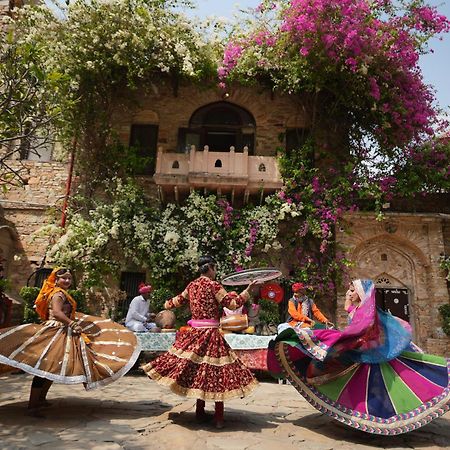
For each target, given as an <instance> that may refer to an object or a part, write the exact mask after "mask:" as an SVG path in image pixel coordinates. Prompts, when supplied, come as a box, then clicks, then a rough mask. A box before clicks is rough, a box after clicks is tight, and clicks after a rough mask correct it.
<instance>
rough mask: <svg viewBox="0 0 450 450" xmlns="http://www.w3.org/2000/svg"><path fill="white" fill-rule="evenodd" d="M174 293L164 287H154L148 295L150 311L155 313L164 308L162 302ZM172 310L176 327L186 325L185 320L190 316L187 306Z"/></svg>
mask: <svg viewBox="0 0 450 450" xmlns="http://www.w3.org/2000/svg"><path fill="white" fill-rule="evenodd" d="M175 295H176V294H174V292H173V291H171V290H170V289H168V288H166V287H161V288H158V289H155V290H154V291H153V292H152V294H151V297H150V311H152V312H154V313H156V314H157V313H158V312H159V311H162V310H164V303H165V302H166V301H167V300H170V299H171V298H172V297H174V296H175ZM173 312H174V313H175V316H176V318H177V320H176V322H175V327H176V328H179V327H181V326H183V325H186V323H187V321H188V320H189V319H190V318H191V312H190V310H189V307H188V306H183V307H181V308H176V309H174V310H173Z"/></svg>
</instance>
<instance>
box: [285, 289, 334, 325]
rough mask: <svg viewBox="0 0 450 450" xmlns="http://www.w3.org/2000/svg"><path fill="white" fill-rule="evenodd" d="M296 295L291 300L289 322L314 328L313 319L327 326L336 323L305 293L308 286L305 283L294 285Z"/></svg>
mask: <svg viewBox="0 0 450 450" xmlns="http://www.w3.org/2000/svg"><path fill="white" fill-rule="evenodd" d="M292 291H293V292H294V295H293V296H292V298H291V299H290V300H289V307H288V313H289V318H288V320H287V322H288V323H289V325H291V327H294V328H312V327H314V325H315V324H316V322H315V321H314V320H313V317H314V319H316V320H317V321H318V322H321V323H323V324H325V325H326V326H327V327H330V328H331V327H334V325H333V324H332V323H331V322H330V321H329V320H328V319H327V318H326V317H325V316H324V315H323V314H322V313H321V312H320V310H319V308H318V307H317V306H316V304H315V303H314V300H313V299H312V298H310V297H308V296H307V295H306V294H305V291H306V286H305V285H304V284H303V283H294V284H293V285H292Z"/></svg>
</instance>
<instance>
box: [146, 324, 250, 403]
mask: <svg viewBox="0 0 450 450" xmlns="http://www.w3.org/2000/svg"><path fill="white" fill-rule="evenodd" d="M143 369H144V371H145V372H146V373H147V375H148V376H149V377H150V378H152V379H154V380H155V381H157V382H158V383H160V384H163V385H165V386H168V387H170V389H171V390H172V391H173V392H175V393H176V394H178V395H182V396H185V397H191V398H198V399H202V400H214V401H224V400H227V399H229V398H233V397H245V396H247V395H249V394H250V393H251V392H252V391H253V389H255V387H256V386H257V385H258V382H257V380H256V379H255V377H254V376H253V374H252V372H251V371H250V370H249V369H248V368H247V367H246V366H245V365H244V363H243V362H242V361H241V360H240V359H239V358H238V356H237V355H236V353H234V352H233V351H232V350H231V348H230V346H229V345H228V344H227V342H226V341H225V339H224V338H223V336H222V334H221V333H220V331H219V330H218V329H217V328H191V329H189V330H187V331H183V332H179V333H178V334H177V337H176V340H175V343H174V345H173V346H172V347H171V348H170V349H169V351H168V352H166V353H164V354H163V355H161V356H160V357H158V358H156V359H155V360H154V361H151V362H150V363H148V364H146V365H145V366H144V367H143Z"/></svg>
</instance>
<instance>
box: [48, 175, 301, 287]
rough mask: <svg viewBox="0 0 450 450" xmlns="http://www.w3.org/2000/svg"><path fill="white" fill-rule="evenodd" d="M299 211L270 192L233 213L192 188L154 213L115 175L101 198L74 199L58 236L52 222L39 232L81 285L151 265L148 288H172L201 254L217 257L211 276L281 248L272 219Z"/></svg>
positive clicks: (275, 221)
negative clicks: (262, 199)
mask: <svg viewBox="0 0 450 450" xmlns="http://www.w3.org/2000/svg"><path fill="white" fill-rule="evenodd" d="M301 209H302V208H301V205H288V206H286V202H284V201H282V200H281V199H280V198H279V197H277V196H272V197H269V198H268V199H267V201H266V203H265V204H264V205H261V206H254V207H252V206H249V207H247V208H245V209H243V210H240V211H235V210H233V209H232V208H231V206H230V205H229V204H228V203H227V202H226V201H225V200H218V199H217V198H216V197H215V196H213V195H210V196H208V197H202V196H200V195H199V194H198V193H196V192H192V193H191V195H190V196H189V198H188V199H187V202H186V204H185V205H183V206H177V205H174V204H169V205H167V206H166V207H165V208H164V209H163V210H161V211H159V210H157V209H155V208H152V207H150V206H149V205H148V203H147V201H146V200H145V196H144V195H143V193H142V192H141V190H140V189H139V188H138V187H136V185H135V184H134V183H132V182H124V181H122V180H120V179H115V180H112V182H111V181H110V182H108V184H107V187H106V188H105V198H104V199H103V200H96V201H95V203H92V202H91V203H87V204H85V205H84V207H83V204H82V203H78V204H77V212H76V213H71V214H70V217H69V224H68V226H67V228H66V229H65V231H64V234H63V235H62V236H61V234H60V233H61V230H60V229H58V227H54V226H50V227H45V228H44V229H42V230H41V231H40V233H41V234H42V233H44V234H45V233H47V234H48V235H49V236H50V237H51V240H52V242H54V243H53V245H51V247H50V248H49V251H48V255H47V256H48V258H49V260H51V261H53V262H55V263H57V264H62V265H66V266H69V267H72V268H73V269H75V270H77V271H78V272H80V273H81V274H82V276H81V277H80V284H81V285H82V286H83V287H84V288H88V287H90V286H102V285H104V283H105V276H106V275H108V274H112V275H116V276H117V275H118V274H119V271H120V269H123V268H125V267H126V266H127V265H129V264H134V265H137V266H138V267H142V268H144V269H145V268H148V269H150V270H151V274H150V275H151V278H152V283H153V284H154V285H155V287H156V288H163V287H164V288H167V289H171V290H172V292H177V290H178V289H181V288H184V284H185V283H186V282H187V281H188V280H190V279H191V278H192V277H193V276H194V275H195V274H196V271H197V260H198V258H199V256H200V255H202V254H212V255H214V256H215V257H216V258H217V260H218V262H219V277H220V276H222V275H224V274H225V273H228V272H232V271H235V270H239V269H241V268H248V267H251V266H252V265H254V264H255V259H254V258H255V257H257V259H256V261H258V262H259V263H261V261H264V260H265V258H266V260H267V259H269V254H270V253H272V252H278V251H279V250H280V249H281V248H282V244H281V243H280V240H281V238H282V237H281V236H280V226H279V225H280V223H282V222H283V221H286V220H288V219H295V218H296V217H298V216H299V215H300V214H301ZM120 261H122V263H120Z"/></svg>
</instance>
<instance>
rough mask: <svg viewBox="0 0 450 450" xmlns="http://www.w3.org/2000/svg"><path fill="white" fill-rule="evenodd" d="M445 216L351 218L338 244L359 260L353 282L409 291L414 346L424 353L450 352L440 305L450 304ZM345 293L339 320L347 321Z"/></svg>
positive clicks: (340, 301) (447, 220)
mask: <svg viewBox="0 0 450 450" xmlns="http://www.w3.org/2000/svg"><path fill="white" fill-rule="evenodd" d="M449 223H450V217H449V216H448V215H445V214H424V213H416V214H408V213H386V219H385V220H384V221H376V219H375V216H374V215H373V214H361V213H357V214H352V215H351V216H348V217H346V219H345V220H344V221H343V222H342V224H341V227H340V228H339V230H338V232H337V241H338V243H339V244H340V245H342V246H343V247H344V249H345V250H346V252H347V255H348V257H349V258H350V259H351V260H352V261H354V262H355V266H354V267H353V268H352V269H351V277H352V278H370V279H372V280H374V281H375V282H376V283H377V286H379V287H387V286H389V287H392V288H400V289H407V291H408V303H409V305H408V306H409V314H410V324H411V326H412V328H413V335H414V340H415V342H416V343H417V344H418V345H419V346H420V347H422V348H423V349H424V350H425V351H427V352H430V353H437V354H449V350H450V340H449V339H448V337H446V336H445V335H444V334H443V331H442V328H441V326H442V324H441V317H440V315H439V313H438V307H439V306H440V305H443V304H446V303H448V301H449V292H448V289H447V282H446V279H445V274H444V273H443V271H442V270H441V269H440V268H439V257H440V255H442V254H444V253H445V250H446V248H445V247H446V246H448V236H447V242H445V240H444V238H445V237H444V230H446V229H448V226H449ZM344 294H345V292H344V291H342V292H339V293H338V310H337V318H338V323H339V325H341V326H342V325H343V324H345V322H346V313H345V312H344V308H343V305H344Z"/></svg>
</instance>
